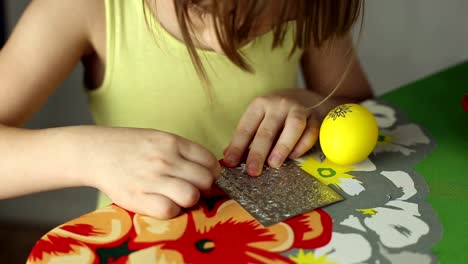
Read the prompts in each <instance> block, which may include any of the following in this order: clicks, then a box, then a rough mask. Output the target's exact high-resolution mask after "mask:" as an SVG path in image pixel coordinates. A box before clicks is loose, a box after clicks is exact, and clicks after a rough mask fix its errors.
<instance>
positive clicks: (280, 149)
mask: <svg viewBox="0 0 468 264" xmlns="http://www.w3.org/2000/svg"><path fill="white" fill-rule="evenodd" d="M306 126H307V114H306V113H305V111H300V110H295V111H292V112H291V113H290V114H289V115H288V117H287V118H286V122H285V124H284V129H283V131H282V132H281V135H280V137H279V139H278V141H277V143H276V145H275V147H274V148H273V150H272V151H271V154H270V156H269V158H268V164H269V165H270V166H271V167H273V168H278V167H280V166H281V165H282V164H283V162H284V161H285V160H286V158H287V157H288V156H289V155H290V154H291V151H293V149H294V148H295V146H296V144H297V143H298V141H299V139H300V138H301V135H302V134H303V132H304V129H305V128H306Z"/></svg>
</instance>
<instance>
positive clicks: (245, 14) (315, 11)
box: [143, 0, 364, 81]
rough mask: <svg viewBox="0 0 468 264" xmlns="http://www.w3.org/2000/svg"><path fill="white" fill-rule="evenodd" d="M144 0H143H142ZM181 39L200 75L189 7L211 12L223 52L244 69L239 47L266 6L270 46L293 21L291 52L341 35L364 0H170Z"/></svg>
mask: <svg viewBox="0 0 468 264" xmlns="http://www.w3.org/2000/svg"><path fill="white" fill-rule="evenodd" d="M143 1H146V0H143ZM172 1H174V6H175V11H176V15H177V19H178V22H179V26H180V29H181V32H182V36H183V40H184V42H185V43H186V46H187V49H188V52H189V54H190V57H191V59H192V61H193V63H194V66H195V69H196V71H197V73H198V74H199V75H200V77H201V78H202V79H203V80H205V81H208V78H207V74H206V71H205V68H204V67H203V64H202V62H201V60H200V57H199V55H198V53H197V50H196V48H195V44H194V41H193V39H192V37H191V35H192V34H191V33H190V32H191V27H192V21H191V16H190V15H189V11H190V10H191V9H192V8H193V7H196V8H197V9H202V10H203V11H205V12H206V14H208V15H210V16H211V19H212V20H213V25H214V27H215V32H216V35H217V37H218V39H219V43H220V46H221V48H222V50H223V52H224V54H225V55H226V56H227V58H229V60H231V61H232V62H233V63H234V64H235V65H237V66H239V67H240V68H242V69H244V70H246V71H250V72H251V71H252V68H251V67H250V65H249V64H248V62H247V61H246V59H245V58H244V57H243V55H242V54H241V53H240V52H239V48H240V47H241V46H242V45H243V44H245V42H246V41H248V40H249V38H251V37H252V33H253V29H254V28H255V27H256V26H257V25H258V24H257V23H258V22H259V21H258V20H259V19H258V18H259V17H261V16H262V15H263V12H264V10H265V9H267V8H272V6H271V5H274V6H273V7H274V8H273V9H274V10H276V13H275V14H274V16H273V17H272V20H271V25H272V26H271V27H272V28H271V30H272V31H273V36H274V37H273V43H272V49H273V48H276V47H278V46H280V45H282V43H283V41H284V38H285V36H286V30H287V28H286V26H285V24H286V23H285V22H287V21H295V23H296V30H295V36H294V45H293V47H292V50H291V54H292V53H293V52H294V51H295V50H296V49H297V48H299V49H302V48H305V47H308V46H309V45H311V44H313V45H314V46H315V47H321V46H322V45H323V44H324V43H325V42H326V41H328V40H331V39H334V38H338V37H341V36H344V35H345V34H347V33H348V32H349V31H350V29H351V28H352V26H353V24H354V23H355V22H356V21H357V20H358V19H359V17H360V14H361V11H362V9H363V1H364V0H172Z"/></svg>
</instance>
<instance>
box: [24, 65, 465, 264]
mask: <svg viewBox="0 0 468 264" xmlns="http://www.w3.org/2000/svg"><path fill="white" fill-rule="evenodd" d="M467 87H468V62H467V63H464V64H460V65H458V66H455V67H452V68H450V69H447V70H445V71H443V72H440V73H437V74H435V75H432V76H430V77H428V78H425V79H423V80H420V81H417V82H414V83H412V84H409V85H406V86H404V87H401V88H400V89H398V90H396V91H393V92H391V93H388V94H386V95H384V96H382V97H381V99H383V100H384V101H383V102H381V101H380V100H379V101H369V102H366V103H365V105H366V106H367V107H368V108H369V109H372V111H374V112H373V113H374V114H376V116H377V117H378V120H379V124H380V125H381V135H380V136H379V142H380V143H379V146H378V148H377V149H376V153H375V154H373V155H372V156H371V159H369V160H367V161H365V162H363V163H362V164H359V165H356V166H354V167H353V168H344V167H339V166H336V165H333V164H330V163H327V161H326V160H325V161H324V160H321V159H320V158H317V155H319V154H320V153H319V152H313V153H311V154H309V155H308V156H306V157H305V158H303V159H301V160H298V164H299V165H300V166H301V167H302V168H303V169H304V170H305V171H307V172H309V173H310V174H311V175H313V176H314V177H317V178H318V179H319V180H321V181H322V182H324V183H326V184H329V185H330V186H332V187H334V188H335V189H336V190H337V191H339V192H340V194H343V195H344V196H345V197H346V200H345V201H344V202H340V203H337V204H335V205H333V206H329V207H326V208H323V209H319V210H315V211H313V212H310V213H307V214H304V215H301V216H298V217H294V218H291V219H289V220H287V221H285V222H283V223H280V224H277V225H273V226H270V227H267V228H264V227H262V226H259V225H258V223H257V222H256V221H255V219H253V218H252V217H251V216H250V215H249V214H248V213H246V211H245V210H243V209H242V208H241V207H240V206H239V205H238V204H237V203H236V202H234V201H233V200H230V199H229V198H227V197H225V196H224V195H223V194H222V192H218V193H217V194H215V195H214V196H213V197H212V198H210V199H206V200H204V201H202V202H201V203H200V204H199V205H198V206H197V207H195V208H193V209H191V210H188V211H187V212H186V213H185V214H183V215H181V216H180V217H178V218H175V219H172V220H169V221H159V220H156V219H152V218H149V217H146V216H142V215H137V214H134V213H132V212H127V211H125V210H123V209H121V208H119V207H118V206H115V205H111V206H108V207H105V208H102V209H99V210H96V211H95V212H92V213H89V214H86V215H84V216H82V217H79V218H77V219H74V220H72V221H70V222H68V223H65V224H63V225H61V226H59V227H57V228H55V229H54V230H51V231H50V232H49V233H48V234H46V235H45V236H44V237H43V238H42V239H41V240H40V241H38V242H37V243H36V245H35V247H34V248H33V250H32V251H31V254H30V256H29V259H28V262H29V263H51V262H52V261H57V262H58V263H106V262H108V263H183V262H186V263H219V262H221V261H222V262H224V263H246V262H255V263H271V262H275V263H311V262H312V261H317V262H319V263H332V262H335V263H336V262H340V263H358V262H362V261H375V260H377V259H385V260H387V261H390V262H399V263H401V262H402V261H406V262H407V261H411V262H414V263H433V262H436V261H437V258H438V260H440V262H441V263H461V262H462V260H464V259H465V258H466V257H467V256H468V254H467V253H466V250H464V247H465V244H466V242H467V237H468V232H467V229H466V228H465V225H466V222H467V221H466V215H467V213H466V212H467V209H468V205H467V203H463V200H464V196H465V195H466V194H468V192H467V187H468V185H467V182H468V180H467V179H466V177H467V176H468V164H467V161H468V159H467V158H468V140H467V138H468V122H467V121H468V113H466V112H464V111H463V108H462V105H461V99H462V97H463V95H464V93H466V92H467V91H468V88H467ZM386 103H389V105H387V104H386ZM391 105H395V106H398V108H399V109H400V110H401V111H402V113H404V115H407V118H406V117H404V116H402V115H401V113H399V112H394V111H393V110H392V109H391V107H390V106H391ZM395 120H399V121H398V122H396V121H395ZM414 123H417V124H419V125H421V126H422V127H424V128H425V129H419V128H418V126H415V125H414ZM402 135H403V136H402ZM430 139H434V140H435V141H433V140H430ZM426 155H427V156H426ZM388 160H393V161H394V162H390V163H389V162H388ZM415 165H416V166H415ZM414 166H415V168H414ZM429 190H430V192H429ZM427 197H428V199H429V200H428V202H427V199H426V198H427ZM436 212H437V214H436ZM441 229H443V231H442V230H441ZM442 234H443V235H442ZM436 243H437V244H436ZM434 244H436V245H435V247H434V253H435V254H436V255H437V258H436V257H435V255H431V253H430V251H431V248H432V247H433V246H434ZM234 252H235V254H234ZM171 261H172V262H171ZM320 261H322V262H320Z"/></svg>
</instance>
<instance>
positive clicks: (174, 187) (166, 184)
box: [144, 176, 200, 208]
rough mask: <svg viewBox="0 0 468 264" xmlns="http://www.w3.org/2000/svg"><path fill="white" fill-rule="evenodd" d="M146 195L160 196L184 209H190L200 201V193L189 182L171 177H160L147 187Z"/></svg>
mask: <svg viewBox="0 0 468 264" xmlns="http://www.w3.org/2000/svg"><path fill="white" fill-rule="evenodd" d="M144 193H146V194H159V195H163V196H165V197H167V198H169V199H170V200H171V201H173V202H174V203H175V204H177V205H178V206H180V207H183V208H190V207H192V206H194V205H195V204H197V202H198V200H199V199H200V191H199V190H198V189H197V187H195V186H194V185H192V184H190V183H189V182H187V181H185V180H183V179H180V178H176V177H171V176H158V177H156V178H155V179H154V180H152V181H148V182H147V184H146V185H145V189H144Z"/></svg>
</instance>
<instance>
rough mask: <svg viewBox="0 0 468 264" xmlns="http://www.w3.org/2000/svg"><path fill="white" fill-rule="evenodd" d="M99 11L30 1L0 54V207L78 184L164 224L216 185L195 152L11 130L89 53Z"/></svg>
mask: <svg viewBox="0 0 468 264" xmlns="http://www.w3.org/2000/svg"><path fill="white" fill-rule="evenodd" d="M125 1H126V0H125ZM103 5H104V1H102V0H101V1H96V0H60V1H56V0H34V1H32V4H31V5H30V7H29V8H28V9H27V11H26V12H25V14H24V15H23V17H22V19H21V20H20V22H19V24H18V26H17V27H16V29H15V32H14V33H13V35H12V37H11V39H10V40H9V41H8V43H7V44H6V46H5V48H4V49H2V50H1V51H0V199H2V198H9V197H14V196H18V195H23V194H29V193H33V192H39V191H45V190H51V189H57V188H64V187H72V186H83V185H85V186H86V185H87V186H92V187H95V188H98V189H100V190H101V191H103V192H104V193H106V194H107V195H108V196H109V197H110V198H111V199H112V200H113V201H114V202H115V203H116V204H118V205H120V206H122V207H124V208H126V209H128V210H132V211H134V212H136V213H142V214H147V215H151V216H155V217H159V218H170V217H174V216H176V215H177V214H178V213H179V212H180V209H181V207H191V206H193V205H194V204H195V203H196V202H197V201H198V198H199V197H200V191H201V190H202V191H203V190H208V189H209V188H210V187H211V185H212V183H213V181H214V180H215V178H216V177H218V176H219V173H220V167H219V164H218V161H217V160H216V158H215V156H214V155H213V154H211V153H210V152H208V151H207V150H206V149H204V148H203V147H201V146H199V145H197V144H195V143H192V142H190V141H188V140H186V139H183V138H180V137H178V136H176V135H171V134H168V133H164V132H161V131H156V130H149V129H133V128H105V127H97V126H76V127H62V128H50V129H43V130H26V129H20V128H16V127H17V126H20V125H21V124H23V123H24V122H25V121H26V120H27V119H28V118H29V117H30V116H31V115H32V114H33V113H34V112H35V111H37V109H38V108H40V106H41V105H42V104H43V103H44V101H45V100H46V99H47V97H48V96H49V95H51V94H52V93H53V91H54V90H55V88H56V87H57V86H58V85H59V84H60V83H61V82H62V81H63V80H64V79H65V77H66V76H67V75H68V74H69V73H70V72H71V71H72V69H73V68H74V67H75V65H76V64H77V63H78V62H79V61H80V58H81V57H82V56H84V55H86V54H88V53H91V52H93V51H94V48H93V47H94V46H95V45H93V43H94V41H96V39H99V38H100V37H102V34H104V33H103V32H102V26H99V24H98V23H99V22H97V21H98V20H96V19H95V18H96V17H98V18H99V17H100V19H103V18H102V17H103V15H104V7H103ZM101 22H102V20H101ZM96 28H98V29H96ZM96 32H97V33H96Z"/></svg>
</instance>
